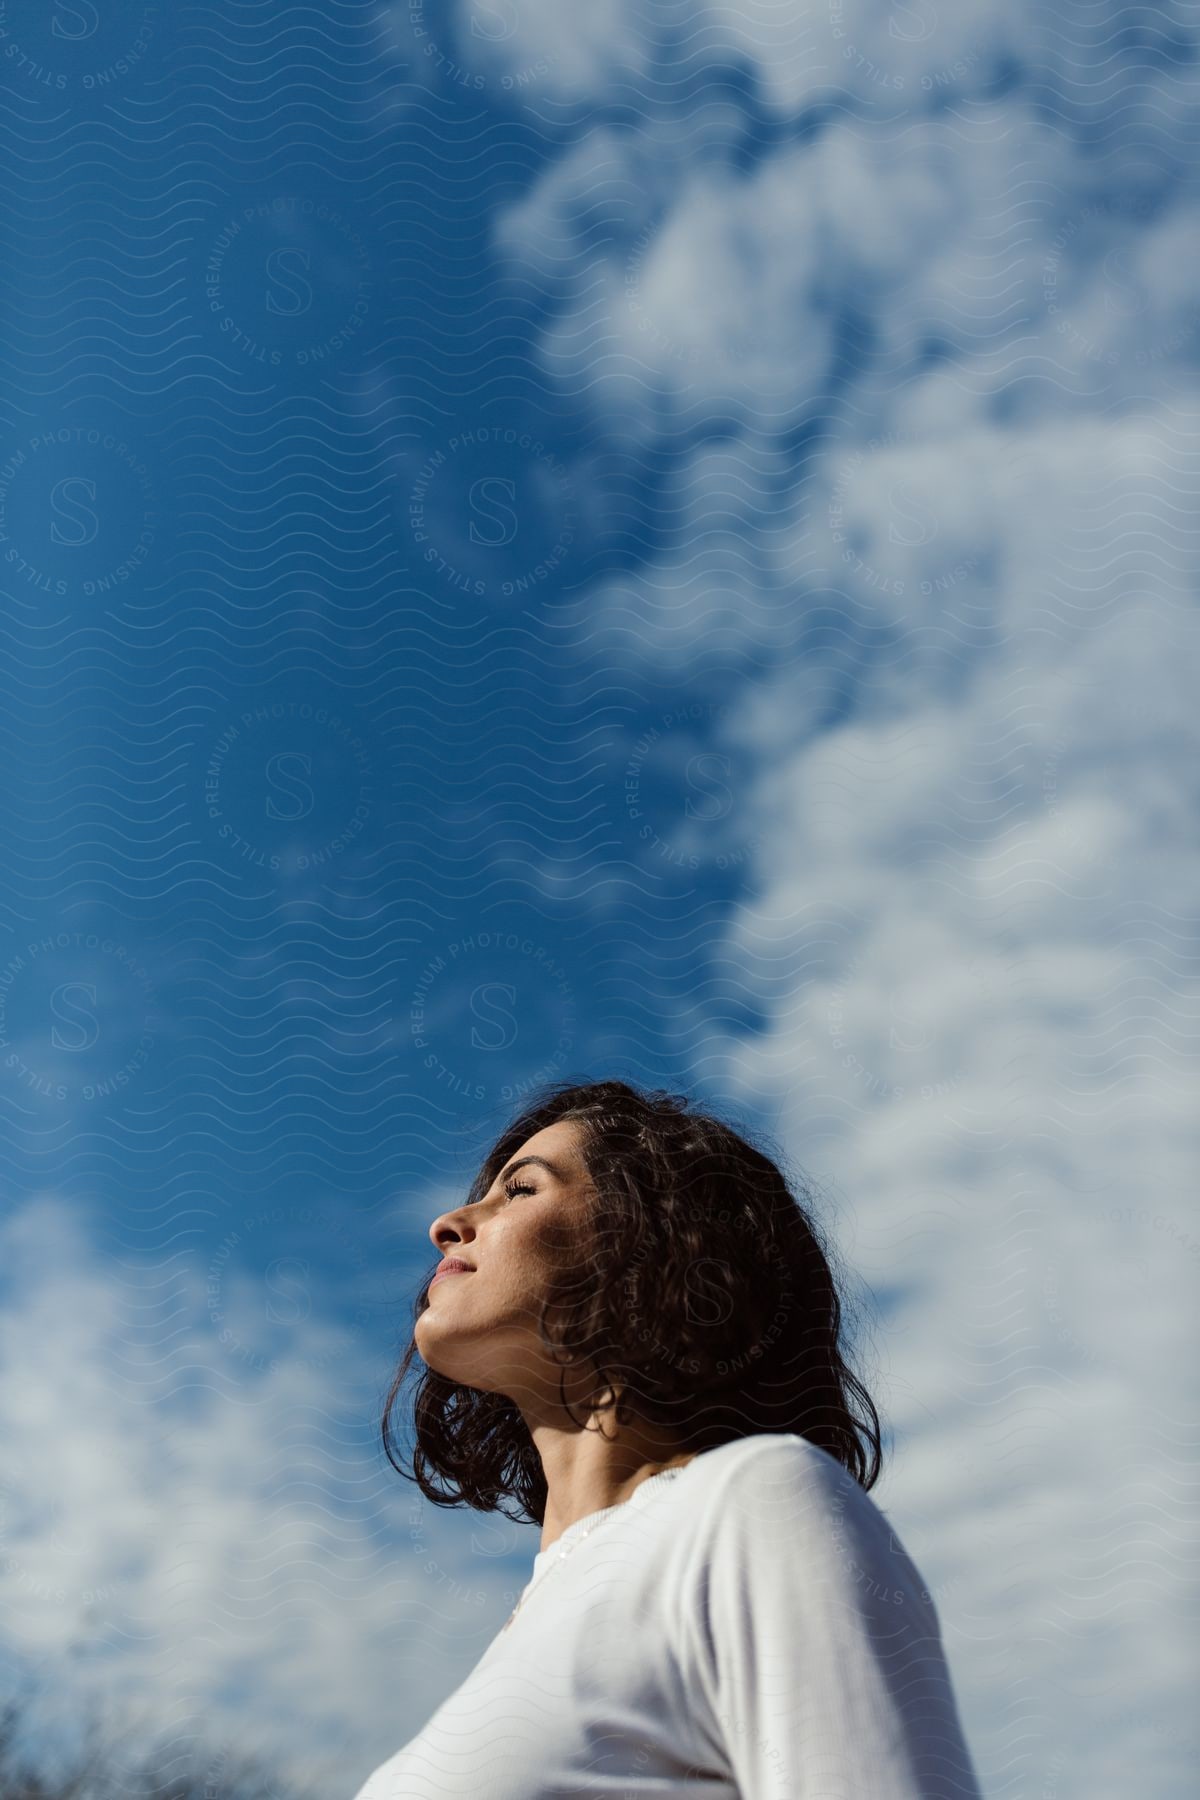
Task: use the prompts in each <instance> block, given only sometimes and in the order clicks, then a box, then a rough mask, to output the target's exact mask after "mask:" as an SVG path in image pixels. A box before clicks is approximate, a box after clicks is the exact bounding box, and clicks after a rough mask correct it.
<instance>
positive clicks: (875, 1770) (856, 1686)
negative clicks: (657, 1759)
mask: <svg viewBox="0 0 1200 1800" xmlns="http://www.w3.org/2000/svg"><path fill="white" fill-rule="evenodd" d="M695 1548H696V1555H695V1558H694V1561H693V1563H692V1565H691V1575H690V1579H689V1583H688V1590H687V1604H686V1606H685V1641H686V1644H687V1647H688V1648H687V1654H686V1657H685V1663H686V1666H687V1668H688V1675H689V1681H690V1687H691V1693H692V1698H693V1705H694V1709H695V1710H694V1713H693V1722H694V1724H695V1725H696V1728H697V1731H698V1736H699V1741H700V1744H701V1745H702V1746H703V1751H704V1753H705V1754H706V1755H707V1756H708V1757H711V1759H712V1761H713V1762H714V1763H715V1764H716V1766H717V1767H718V1768H720V1769H721V1770H722V1772H724V1773H726V1775H727V1777H728V1778H731V1779H732V1780H733V1782H734V1784H735V1785H736V1787H737V1790H738V1793H739V1795H740V1796H741V1800H980V1795H979V1788H978V1785H977V1782H976V1778H975V1772H974V1769H973V1767H972V1763H971V1758H970V1754H969V1752H968V1749H967V1746H966V1742H965V1740H964V1737H963V1733H962V1727H961V1725H960V1722H959V1716H958V1709H957V1705H956V1702H955V1697H954V1693H953V1689H952V1687H951V1683H950V1676H949V1671H948V1669H947V1666H946V1661H945V1656H944V1653H943V1650H942V1643H941V1632H940V1628H939V1624H938V1619H937V1613H936V1610H935V1607H934V1604H933V1601H932V1599H931V1597H930V1596H929V1594H928V1593H927V1592H926V1590H925V1587H924V1584H923V1582H922V1581H921V1578H920V1576H919V1574H918V1573H917V1571H916V1569H915V1568H914V1566H913V1564H912V1562H911V1561H910V1560H909V1557H908V1555H907V1553H906V1552H905V1550H904V1548H903V1546H902V1545H901V1544H900V1543H899V1542H898V1540H897V1539H896V1537H895V1535H894V1533H893V1532H892V1530H891V1527H890V1526H889V1524H888V1522H887V1520H886V1518H885V1517H884V1515H883V1513H882V1512H881V1511H880V1510H879V1508H878V1507H877V1506H876V1505H875V1504H874V1502H873V1501H872V1500H871V1498H870V1496H869V1495H868V1494H866V1493H864V1491H863V1489H862V1488H861V1487H860V1486H859V1484H858V1483H857V1482H856V1481H855V1480H854V1478H853V1476H852V1475H850V1474H849V1472H848V1471H847V1470H845V1469H843V1468H842V1466H841V1465H840V1463H838V1462H836V1461H835V1459H834V1458H833V1457H832V1456H829V1455H827V1454H826V1453H825V1451H823V1450H818V1449H817V1448H816V1446H815V1445H812V1444H809V1443H808V1442H807V1441H806V1440H805V1439H803V1438H800V1437H797V1436H795V1435H791V1434H789V1435H787V1436H780V1437H779V1438H778V1440H777V1441H774V1442H772V1443H771V1444H769V1445H761V1444H760V1445H758V1446H756V1449H755V1451H754V1452H753V1453H752V1454H751V1455H749V1456H747V1457H745V1458H742V1459H740V1460H739V1461H737V1462H736V1463H735V1464H734V1465H733V1466H732V1467H731V1470H730V1474H729V1478H728V1479H727V1480H726V1481H724V1482H722V1483H721V1484H720V1486H719V1489H714V1491H713V1492H712V1493H711V1494H710V1496H709V1502H708V1505H707V1506H706V1510H705V1514H704V1518H703V1521H702V1523H701V1527H700V1530H699V1531H698V1533H697V1540H696V1546H695Z"/></svg>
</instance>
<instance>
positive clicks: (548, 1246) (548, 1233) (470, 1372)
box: [414, 1121, 592, 1409]
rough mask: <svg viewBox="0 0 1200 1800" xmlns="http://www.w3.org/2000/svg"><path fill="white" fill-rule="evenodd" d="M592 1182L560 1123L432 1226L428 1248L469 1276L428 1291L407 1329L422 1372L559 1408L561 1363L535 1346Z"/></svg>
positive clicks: (573, 1130) (572, 1133)
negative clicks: (466, 1267)
mask: <svg viewBox="0 0 1200 1800" xmlns="http://www.w3.org/2000/svg"><path fill="white" fill-rule="evenodd" d="M532 1159H537V1160H532ZM591 1185H592V1184H591V1180H590V1177H589V1176H588V1174H587V1171H586V1169H585V1168H584V1164H583V1158H582V1155H581V1150H580V1137H579V1127H578V1126H577V1125H575V1124H574V1123H571V1122H567V1121H563V1122H561V1123H559V1124H555V1125H548V1126H546V1128H545V1129H544V1130H543V1131H538V1132H535V1133H534V1135H533V1136H532V1137H530V1138H527V1139H526V1141H525V1142H524V1143H523V1144H522V1145H521V1146H520V1148H519V1149H517V1150H514V1152H513V1153H512V1155H511V1156H510V1157H509V1159H508V1161H507V1162H506V1163H505V1164H504V1165H503V1167H502V1168H501V1169H500V1171H499V1173H498V1174H497V1176H496V1178H495V1180H494V1181H493V1182H492V1185H491V1187H490V1188H489V1189H488V1191H487V1193H486V1194H485V1195H484V1196H483V1198H482V1199H481V1200H479V1201H478V1202H477V1203H476V1204H475V1205H473V1206H460V1207H458V1208H456V1209H455V1210H453V1211H451V1212H445V1213H442V1214H441V1216H440V1218H437V1219H435V1220H434V1222H433V1224H432V1225H431V1226H430V1228H429V1236H430V1239H431V1240H432V1242H433V1244H434V1246H435V1248H436V1249H437V1250H439V1251H440V1252H441V1254H442V1256H443V1257H445V1258H447V1259H449V1258H451V1257H461V1258H462V1260H463V1261H464V1262H466V1263H469V1264H470V1272H469V1273H466V1274H457V1275H451V1274H446V1275H442V1276H441V1277H440V1278H438V1279H435V1280H434V1282H433V1283H432V1284H431V1286H430V1289H429V1303H428V1305H427V1306H426V1308H425V1310H424V1311H423V1312H422V1313H421V1314H420V1316H419V1318H418V1319H417V1322H416V1325H415V1328H414V1334H415V1337H416V1342H417V1349H418V1351H419V1352H420V1355H421V1358H422V1360H423V1361H424V1362H425V1363H426V1365H427V1366H428V1367H429V1368H431V1369H433V1370H434V1371H435V1372H436V1373H437V1374H439V1375H443V1376H445V1377H446V1378H447V1379H448V1380H450V1381H456V1382H459V1383H461V1384H462V1385H463V1386H464V1387H472V1388H479V1389H482V1390H483V1391H485V1392H488V1393H498V1394H506V1395H507V1396H508V1397H509V1399H511V1400H512V1401H513V1402H514V1403H515V1404H516V1405H518V1406H522V1407H529V1408H531V1409H538V1408H540V1407H542V1406H544V1405H550V1404H552V1405H553V1406H554V1407H555V1408H556V1409H557V1406H558V1392H559V1382H560V1379H561V1373H562V1364H561V1363H559V1362H554V1361H553V1360H552V1359H551V1357H550V1355H549V1352H548V1351H547V1350H546V1348H545V1346H544V1345H543V1343H542V1342H541V1339H540V1336H539V1332H538V1321H539V1318H540V1317H541V1311H542V1303H543V1300H544V1297H545V1295H546V1292H547V1288H548V1285H549V1282H550V1279H551V1276H552V1275H553V1274H554V1273H555V1271H556V1270H557V1269H558V1268H560V1267H561V1266H562V1263H563V1258H564V1255H566V1256H567V1257H568V1259H569V1256H570V1244H571V1242H572V1238H573V1237H574V1235H575V1233H577V1232H578V1233H582V1227H583V1225H584V1223H585V1201H586V1197H587V1195H588V1194H589V1192H590V1191H591ZM576 1241H579V1239H576ZM567 1391H568V1393H569V1392H570V1389H569V1387H568V1390H567Z"/></svg>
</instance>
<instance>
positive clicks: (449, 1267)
mask: <svg viewBox="0 0 1200 1800" xmlns="http://www.w3.org/2000/svg"><path fill="white" fill-rule="evenodd" d="M474 1273H475V1271H474V1269H472V1268H471V1266H470V1264H469V1263H464V1262H457V1261H455V1260H454V1259H453V1258H452V1259H451V1260H450V1261H449V1262H446V1263H443V1264H442V1266H441V1268H440V1269H439V1270H438V1272H437V1274H436V1275H435V1276H434V1278H433V1280H432V1281H431V1282H430V1284H429V1285H430V1287H433V1286H435V1285H436V1283H437V1282H439V1281H441V1280H442V1278H443V1277H444V1276H446V1275H473V1274H474Z"/></svg>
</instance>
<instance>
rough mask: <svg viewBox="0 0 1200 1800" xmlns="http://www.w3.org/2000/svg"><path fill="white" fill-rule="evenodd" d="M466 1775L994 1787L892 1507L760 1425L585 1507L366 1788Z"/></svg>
mask: <svg viewBox="0 0 1200 1800" xmlns="http://www.w3.org/2000/svg"><path fill="white" fill-rule="evenodd" d="M585 1532H586V1534H587V1535H586V1537H584V1533H585ZM574 1539H582V1541H578V1542H575V1543H574V1546H573V1547H571V1546H572V1542H573V1540H574ZM568 1548H570V1554H569V1555H568V1556H566V1557H565V1558H564V1559H563V1560H562V1561H561V1564H560V1566H557V1567H556V1566H555V1562H556V1559H558V1558H559V1557H560V1555H561V1553H562V1552H563V1551H565V1550H567V1549H568ZM468 1796H469V1797H470V1800H568V1797H570V1800H584V1797H585V1796H586V1797H587V1800H602V1797H606V1796H608V1797H611V1800H675V1797H676V1796H678V1797H679V1800H684V1797H687V1800H701V1797H703V1800H979V1789H978V1786H977V1784H976V1780H975V1775H974V1771H973V1768H972V1765H971V1759H970V1755H969V1753H968V1750H967V1747H966V1744H965V1742H964V1739H963V1734H962V1729H961V1726H960V1722H959V1717H958V1710H957V1706H956V1703H955V1698H954V1693H953V1689H952V1685H951V1681H950V1676H949V1672H948V1670H947V1667H946V1661H945V1656H944V1653H943V1648H942V1643H941V1634H940V1629H939V1624H938V1618H937V1613H936V1610H935V1607H934V1603H933V1601H932V1599H931V1598H930V1596H929V1595H928V1594H927V1592H926V1591H925V1587H924V1583H923V1582H922V1580H921V1577H920V1575H919V1574H918V1573H917V1570H916V1569H915V1567H914V1566H913V1564H912V1562H911V1560H910V1559H909V1557H908V1555H907V1553H906V1552H905V1550H904V1548H903V1546H902V1545H901V1544H900V1543H899V1541H898V1539H897V1538H896V1536H895V1534H894V1532H893V1531H892V1529H891V1527H890V1525H889V1524H888V1521H887V1519H886V1517H885V1516H884V1514H883V1513H882V1512H881V1511H880V1509H879V1508H878V1507H877V1506H876V1505H875V1503H874V1501H872V1499H871V1498H870V1496H869V1495H868V1494H865V1493H864V1492H863V1490H862V1489H861V1488H860V1487H859V1486H858V1484H857V1482H855V1481H854V1479H853V1478H852V1477H851V1476H850V1475H849V1474H847V1473H846V1471H845V1470H843V1469H842V1467H841V1465H840V1464H839V1463H837V1462H835V1461H834V1459H833V1458H832V1457H830V1456H828V1455H827V1454H826V1453H825V1452H824V1451H823V1450H818V1449H817V1448H815V1446H814V1445H812V1444H810V1443H808V1442H807V1441H806V1440H805V1439H804V1438H802V1437H798V1436H796V1435H794V1434H792V1433H788V1434H777V1433H763V1434H758V1435H755V1436H752V1437H747V1438H741V1439H739V1440H738V1441H737V1442H736V1443H732V1444H724V1445H722V1446H721V1447H720V1448H719V1449H716V1450H708V1451H705V1452H704V1453H703V1454H702V1455H700V1456H697V1457H695V1458H694V1459H693V1460H692V1461H691V1462H690V1463H688V1464H686V1465H684V1466H683V1467H682V1468H680V1469H678V1470H668V1471H664V1472H663V1474H661V1475H659V1476H654V1477H651V1478H650V1479H649V1480H647V1481H644V1482H643V1483H642V1484H641V1486H640V1487H638V1488H636V1489H635V1490H634V1492H633V1494H632V1496H631V1497H630V1499H629V1500H627V1501H625V1502H623V1503H622V1504H620V1505H618V1506H615V1507H607V1508H605V1509H604V1510H603V1512H600V1513H593V1514H589V1515H588V1517H587V1518H586V1519H578V1520H576V1521H575V1522H574V1523H573V1524H572V1525H571V1526H569V1527H568V1528H567V1530H566V1531H565V1532H563V1533H562V1535H561V1536H560V1537H559V1538H558V1539H557V1540H556V1542H555V1543H554V1544H552V1545H551V1546H550V1548H549V1549H548V1550H546V1551H543V1552H541V1553H540V1554H539V1555H538V1556H537V1557H536V1558H535V1559H534V1566H533V1575H532V1577H531V1581H530V1585H529V1587H528V1588H527V1590H526V1597H525V1601H524V1604H523V1606H522V1607H521V1609H520V1611H519V1612H518V1614H517V1616H516V1618H515V1619H514V1620H513V1622H512V1624H511V1626H510V1627H509V1629H508V1630H507V1631H500V1632H499V1633H498V1634H497V1636H496V1637H495V1638H494V1639H493V1641H492V1642H491V1644H489V1646H488V1648H487V1649H486V1650H485V1651H484V1653H483V1656H482V1657H481V1658H480V1660H479V1662H478V1663H477V1664H476V1665H475V1667H474V1668H473V1669H472V1671H471V1672H470V1674H469V1675H468V1676H467V1678H466V1680H465V1681H464V1682H463V1683H462V1684H461V1686H459V1687H458V1688H457V1689H456V1690H455V1692H454V1693H453V1694H451V1696H450V1697H449V1699H448V1700H446V1701H445V1702H444V1703H443V1705H442V1706H440V1707H439V1708H438V1710H437V1712H435V1713H434V1715H433V1717H432V1718H431V1719H430V1721H429V1723H428V1724H427V1725H426V1726H425V1727H424V1729H423V1730H422V1731H420V1732H419V1733H418V1734H417V1736H416V1737H415V1738H413V1739H412V1741H411V1743H409V1744H406V1745H405V1747H404V1748H403V1749H402V1750H400V1751H399V1752H397V1754H396V1755H395V1756H393V1757H390V1758H389V1759H388V1761H387V1762H385V1763H383V1764H382V1765H381V1766H380V1767H379V1768H378V1769H376V1771H375V1773H374V1774H373V1775H372V1776H371V1777H370V1779H369V1780H368V1781H367V1782H366V1784H365V1785H364V1786H363V1787H362V1788H361V1789H360V1790H359V1793H358V1795H357V1796H356V1797H355V1800H467V1797H468Z"/></svg>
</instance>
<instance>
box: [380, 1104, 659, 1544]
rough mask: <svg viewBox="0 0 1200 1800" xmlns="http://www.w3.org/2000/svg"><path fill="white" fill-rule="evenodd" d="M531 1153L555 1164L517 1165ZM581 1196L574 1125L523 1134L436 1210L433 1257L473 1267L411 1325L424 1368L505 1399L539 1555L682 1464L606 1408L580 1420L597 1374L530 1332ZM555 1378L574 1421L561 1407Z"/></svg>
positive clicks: (654, 1431) (435, 1295) (435, 1291)
mask: <svg viewBox="0 0 1200 1800" xmlns="http://www.w3.org/2000/svg"><path fill="white" fill-rule="evenodd" d="M530 1156H537V1157H544V1158H545V1159H546V1162H547V1163H549V1164H551V1165H552V1167H550V1168H546V1167H544V1166H543V1165H542V1164H541V1163H525V1162H524V1159H525V1158H526V1157H530ZM518 1164H524V1166H523V1167H520V1168H518V1167H517V1165H518ZM590 1191H591V1181H590V1178H589V1176H588V1173H587V1170H586V1168H585V1167H584V1164H583V1159H582V1156H581V1154H580V1143H579V1128H578V1126H577V1125H575V1124H574V1123H573V1122H571V1121H569V1120H562V1121H560V1122H559V1123H557V1124H554V1125H548V1126H547V1127H546V1128H545V1130H543V1131H538V1132H535V1133H534V1135H533V1136H532V1137H530V1138H527V1139H526V1141H525V1142H524V1143H523V1144H522V1145H521V1146H520V1148H519V1149H518V1150H516V1151H514V1152H513V1154H512V1156H510V1157H509V1159H508V1161H507V1162H506V1163H505V1164H504V1167H503V1168H502V1169H501V1170H500V1172H499V1174H498V1175H497V1177H496V1179H495V1181H494V1182H493V1183H492V1185H491V1187H490V1188H489V1189H488V1191H487V1193H486V1194H485V1195H484V1196H483V1198H482V1200H480V1201H479V1202H478V1203H477V1204H476V1205H474V1206H461V1207H457V1208H455V1209H454V1210H453V1211H451V1212H445V1213H442V1214H441V1216H440V1217H439V1218H436V1219H435V1220H434V1222H433V1224H432V1225H431V1226H430V1228H429V1236H430V1239H431V1241H432V1242H433V1244H434V1247H435V1248H436V1249H437V1250H438V1251H439V1252H440V1253H441V1254H442V1256H444V1257H449V1256H455V1255H459V1256H462V1257H463V1258H464V1260H465V1261H467V1262H469V1263H472V1264H473V1265H474V1267H473V1269H472V1271H471V1273H470V1274H459V1275H444V1276H443V1277H442V1278H441V1280H440V1281H437V1282H435V1283H434V1284H433V1286H432V1287H431V1288H430V1290H429V1305H428V1306H427V1308H426V1309H425V1311H424V1312H423V1313H422V1314H421V1315H420V1317H419V1318H418V1320H417V1323H416V1328H415V1334H416V1340H417V1349H418V1351H419V1352H420V1355H421V1357H422V1360H423V1361H424V1362H425V1363H426V1364H427V1365H428V1367H429V1368H431V1369H433V1370H435V1371H436V1372H437V1373H438V1374H439V1375H444V1376H446V1377H447V1378H448V1379H449V1380H452V1381H457V1382H460V1383H462V1385H463V1386H465V1387H472V1388H479V1389H481V1390H483V1391H485V1392H487V1393H500V1394H505V1395H507V1396H508V1398H509V1399H510V1400H511V1401H512V1402H513V1404H514V1405H515V1406H516V1407H517V1408H518V1409H519V1411H520V1413H521V1416H522V1418H523V1419H524V1421H525V1424H526V1426H527V1427H528V1429H529V1434H530V1437H531V1438H532V1440H533V1443H534V1446H535V1448H536V1449H537V1452H538V1455H539V1456H540V1457H541V1459H542V1468H543V1470H544V1471H545V1476H546V1485H547V1489H548V1493H547V1499H546V1516H545V1520H544V1522H543V1525H542V1539H541V1548H542V1549H543V1550H548V1549H549V1548H550V1546H551V1544H553V1543H554V1542H555V1540H556V1539H557V1538H558V1537H559V1536H560V1535H561V1534H562V1532H564V1531H565V1530H566V1528H567V1526H568V1525H572V1524H574V1522H575V1520H576V1519H582V1518H584V1517H586V1516H587V1515H588V1514H589V1513H594V1512H599V1511H600V1510H601V1509H602V1508H603V1507H606V1506H616V1505H619V1504H620V1503H621V1502H622V1501H624V1500H628V1498H629V1496H630V1495H631V1494H632V1493H633V1491H634V1489H635V1488H637V1487H639V1486H640V1485H641V1483H642V1482H643V1481H645V1480H646V1478H647V1477H648V1476H650V1475H656V1474H657V1473H658V1472H659V1470H660V1469H665V1468H674V1467H676V1466H678V1465H680V1464H683V1463H685V1462H689V1461H690V1460H691V1456H690V1454H689V1453H688V1452H686V1451H682V1450H680V1448H679V1441H678V1439H676V1438H673V1437H671V1436H670V1434H668V1433H664V1432H663V1431H662V1430H661V1429H659V1428H657V1427H653V1426H650V1425H648V1424H645V1423H644V1422H641V1421H638V1420H635V1419H630V1420H629V1421H628V1422H627V1423H625V1424H624V1425H622V1427H621V1429H620V1431H619V1432H618V1431H617V1428H616V1423H615V1420H614V1417H613V1413H612V1412H611V1410H610V1411H607V1412H603V1413H598V1414H596V1415H594V1416H593V1417H591V1418H590V1419H588V1422H587V1424H586V1425H583V1424H582V1423H579V1422H577V1421H582V1420H583V1419H584V1418H585V1417H586V1406H585V1402H586V1401H587V1400H588V1399H589V1398H595V1397H597V1396H596V1395H595V1394H594V1393H593V1389H594V1383H595V1376H594V1372H593V1371H591V1370H590V1369H589V1368H588V1367H587V1366H586V1364H585V1363H584V1362H583V1361H582V1360H581V1361H580V1362H579V1363H578V1364H572V1363H566V1364H565V1365H564V1363H563V1362H562V1361H555V1360H554V1358H553V1356H552V1355H551V1353H550V1351H549V1350H548V1349H547V1348H546V1346H545V1345H544V1344H543V1343H542V1342H541V1339H540V1337H539V1335H538V1319H539V1317H540V1313H541V1306H542V1302H543V1300H544V1298H545V1295H546V1292H547V1288H548V1283H549V1280H550V1276H551V1273H552V1270H553V1267H554V1264H553V1258H552V1250H553V1245H554V1242H555V1240H556V1238H557V1241H558V1242H559V1243H560V1244H561V1243H562V1242H563V1241H564V1238H565V1237H568V1236H569V1234H570V1231H571V1229H572V1227H573V1226H582V1224H583V1218H584V1212H583V1208H584V1204H585V1201H586V1197H587V1195H588V1193H589V1192H590ZM560 1382H561V1383H562V1392H563V1393H564V1394H565V1396H566V1399H567V1400H568V1401H569V1402H570V1403H571V1407H572V1410H573V1411H574V1413H575V1418H574V1419H572V1418H571V1417H570V1416H569V1414H568V1413H567V1412H566V1411H565V1410H564V1408H563V1406H562V1405H561V1404H560V1400H559V1391H560Z"/></svg>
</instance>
